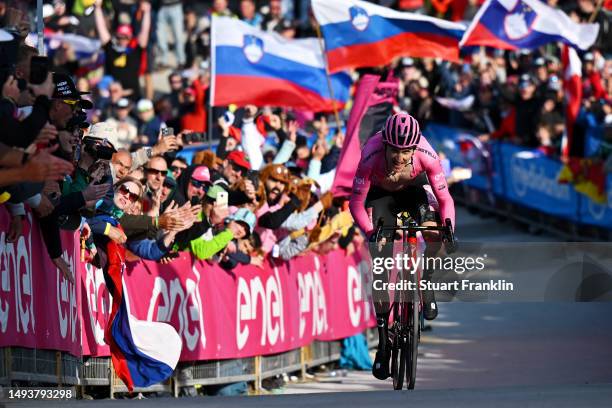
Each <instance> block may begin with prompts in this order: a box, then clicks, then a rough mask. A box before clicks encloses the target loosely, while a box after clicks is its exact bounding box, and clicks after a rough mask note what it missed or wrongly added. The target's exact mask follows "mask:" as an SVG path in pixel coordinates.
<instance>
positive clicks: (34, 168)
mask: <svg viewBox="0 0 612 408" xmlns="http://www.w3.org/2000/svg"><path fill="white" fill-rule="evenodd" d="M58 147H59V145H55V146H53V147H50V148H48V149H43V150H40V151H39V152H38V153H36V154H34V155H33V156H31V157H30V158H29V160H28V161H27V162H26V164H25V166H23V175H24V180H25V181H33V182H43V181H46V180H62V179H63V178H64V177H65V176H66V175H67V174H69V173H72V171H73V170H74V166H73V165H72V163H70V162H68V161H66V160H63V159H60V158H59V157H55V156H53V155H51V153H52V152H54V151H55V150H57V148H58Z"/></svg>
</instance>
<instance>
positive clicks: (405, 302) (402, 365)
mask: <svg viewBox="0 0 612 408" xmlns="http://www.w3.org/2000/svg"><path fill="white" fill-rule="evenodd" d="M400 219H401V221H402V223H401V224H402V225H401V226H395V227H384V226H383V225H382V220H379V224H378V227H377V229H376V235H375V237H376V242H379V241H380V238H381V237H380V235H381V233H382V232H383V231H393V234H395V232H396V231H398V230H399V231H401V232H402V252H403V253H406V252H408V251H410V252H409V253H410V255H411V259H416V257H417V251H418V240H417V232H419V231H421V232H422V231H439V232H441V233H442V235H443V237H442V238H443V241H446V242H447V243H449V244H453V245H454V242H455V239H454V235H453V230H452V226H451V225H450V220H449V219H447V220H445V224H446V225H445V226H419V225H417V223H416V221H415V220H414V219H412V218H411V217H410V215H409V214H407V213H405V212H404V213H402V214H401V216H400ZM392 242H393V241H392ZM392 245H393V244H392ZM404 275H405V270H404V268H403V267H402V268H401V269H400V270H399V271H398V274H397V277H396V281H397V280H399V281H400V282H401V281H402V280H403V279H404V277H405V276H404ZM410 279H411V282H412V284H413V286H412V290H411V295H412V296H410V297H409V296H407V295H406V291H405V290H400V291H397V290H396V291H394V300H393V305H392V310H393V325H392V326H391V330H389V335H390V340H391V341H392V351H391V353H392V355H391V358H392V364H391V375H392V377H393V388H394V389H396V390H401V389H402V388H403V383H404V373H405V374H406V379H407V380H408V389H413V388H414V385H415V382H416V366H417V356H418V345H419V338H420V332H421V330H422V328H423V325H424V317H423V312H422V310H423V303H422V301H421V296H420V288H419V285H420V280H421V270H420V268H419V269H418V270H416V271H415V273H413V274H410ZM398 358H399V360H398Z"/></svg>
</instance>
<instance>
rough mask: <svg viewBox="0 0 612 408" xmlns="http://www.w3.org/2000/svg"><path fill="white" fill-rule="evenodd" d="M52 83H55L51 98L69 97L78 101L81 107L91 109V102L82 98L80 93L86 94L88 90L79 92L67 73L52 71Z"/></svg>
mask: <svg viewBox="0 0 612 408" xmlns="http://www.w3.org/2000/svg"><path fill="white" fill-rule="evenodd" d="M53 83H55V91H53V99H70V100H75V101H79V105H80V106H81V108H82V109H93V103H91V101H88V100H87V99H82V98H81V95H88V94H89V92H80V91H79V90H77V89H76V85H75V84H74V82H73V81H72V78H70V76H69V75H66V74H62V73H60V72H54V73H53Z"/></svg>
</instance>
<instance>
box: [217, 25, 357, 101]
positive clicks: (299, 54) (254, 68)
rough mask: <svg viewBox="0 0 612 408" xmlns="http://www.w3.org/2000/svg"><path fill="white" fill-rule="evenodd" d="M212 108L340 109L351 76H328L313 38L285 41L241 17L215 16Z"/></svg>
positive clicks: (321, 53) (315, 40) (347, 94)
mask: <svg viewBox="0 0 612 408" xmlns="http://www.w3.org/2000/svg"><path fill="white" fill-rule="evenodd" d="M211 49H212V85H211V91H210V92H211V100H212V101H213V106H223V105H229V104H237V105H245V104H254V105H258V106H264V105H273V106H286V107H293V108H300V109H307V110H312V111H331V110H333V108H334V104H335V106H336V107H337V108H340V107H342V106H343V105H344V104H345V103H346V101H347V100H348V97H349V90H350V86H351V78H350V76H348V75H347V74H345V73H339V74H336V75H331V76H330V81H331V87H332V90H333V99H332V93H331V92H330V89H329V84H328V81H327V78H326V75H327V74H326V70H325V60H324V58H323V51H322V50H321V46H320V45H319V42H318V40H317V39H316V38H307V39H300V40H288V39H286V38H284V37H282V36H280V35H278V34H276V33H267V32H264V31H261V30H259V29H257V28H255V27H252V26H250V25H249V24H247V23H245V22H242V21H240V20H237V19H234V18H229V17H213V23H212V34H211Z"/></svg>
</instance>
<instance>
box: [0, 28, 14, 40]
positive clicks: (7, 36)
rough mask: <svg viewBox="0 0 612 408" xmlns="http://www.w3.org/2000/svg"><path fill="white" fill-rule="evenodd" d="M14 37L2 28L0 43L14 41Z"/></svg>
mask: <svg viewBox="0 0 612 408" xmlns="http://www.w3.org/2000/svg"><path fill="white" fill-rule="evenodd" d="M13 38H14V37H13V35H12V34H11V33H9V32H8V31H6V30H3V29H1V28H0V42H8V41H13Z"/></svg>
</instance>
